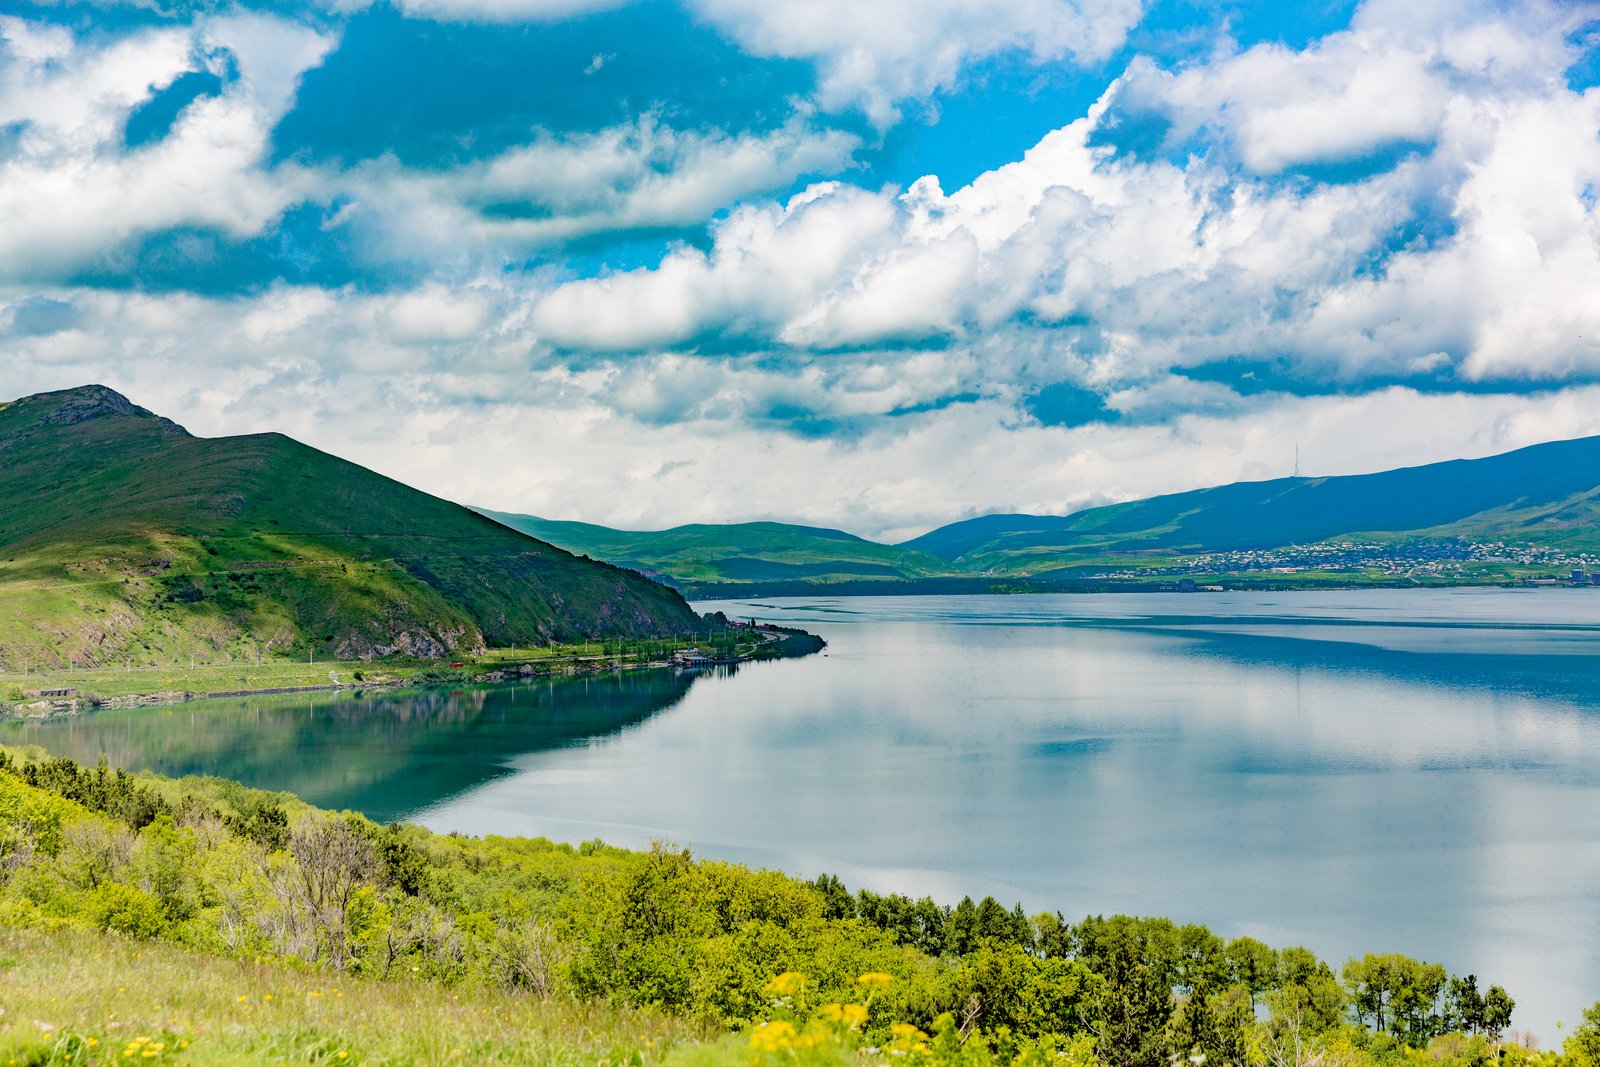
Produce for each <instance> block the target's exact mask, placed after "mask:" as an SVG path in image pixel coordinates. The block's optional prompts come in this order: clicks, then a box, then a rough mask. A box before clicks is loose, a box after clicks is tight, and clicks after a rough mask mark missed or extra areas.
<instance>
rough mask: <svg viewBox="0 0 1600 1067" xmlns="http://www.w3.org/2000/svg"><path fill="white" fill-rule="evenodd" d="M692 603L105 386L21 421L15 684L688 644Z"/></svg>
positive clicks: (12, 525)
mask: <svg viewBox="0 0 1600 1067" xmlns="http://www.w3.org/2000/svg"><path fill="white" fill-rule="evenodd" d="M697 625H698V620H697V619H696V617H695V616H694V614H693V612H692V611H691V610H690V609H689V607H688V605H687V604H686V603H684V601H683V599H682V598H681V597H680V596H679V595H678V594H677V593H675V592H673V591H671V590H669V589H667V588H664V587H662V586H660V585H658V584H656V583H653V582H650V581H647V580H645V579H643V578H641V577H639V576H638V575H635V574H632V573H630V572H628V571H625V570H621V569H618V568H615V567H610V566H606V565H603V564H599V563H595V562H592V561H588V560H581V559H577V558H575V557H574V556H572V555H571V554H569V553H567V552H564V551H561V550H560V549H556V548H554V547H552V546H550V545H548V544H545V543H543V542H540V541H537V540H534V539H532V538H529V537H527V536H525V535H523V534H520V533H517V532H515V531H513V530H510V529H508V528H506V527H504V526H502V525H500V524H499V523H496V522H494V521H492V520H490V519H488V518H485V517H483V516H481V515H478V514H476V513H474V512H472V511H469V510H467V509H466V508H463V507H460V506H458V505H456V504H451V503H449V502H447V501H443V500H440V499H438V498H436V497H432V496H429V495H428V494H426V493H423V492H420V491H418V490H415V489H411V488H409V487H407V486H405V485H402V484H400V483H398V482H395V481H393V480H391V479H389V478H385V477H383V476H381V475H379V474H376V473H374V472H372V471H369V470H366V469H365V468H363V467H359V466H357V465H355V464H353V463H349V462H346V461H344V460H341V459H338V458H336V457H334V456H330V455H328V454H326V453H323V452H319V451H317V450H316V449H314V448H310V447H308V446H306V445H303V444H300V443H298V442H296V441H293V440H291V439H289V438H287V437H284V436H281V435H278V434H258V435H252V436H246V437H227V438H218V439H212V440H206V439H201V438H196V437H192V436H190V435H189V434H188V433H186V432H185V431H184V430H182V429H181V428H180V427H178V426H177V425H175V424H173V423H172V422H169V421H167V420H166V419H163V418H159V417H157V416H155V415H154V414H152V413H151V412H148V411H146V410H144V409H143V408H139V407H135V406H134V405H133V404H131V403H129V402H128V401H127V400H126V399H125V398H123V397H121V396H119V395H117V394H116V393H114V392H112V391H111V390H109V389H105V388H103V387H99V386H89V387H85V388H81V389H73V390H67V391H64V392H57V393H45V394H40V395H38V396H32V397H26V398H24V399H21V400H18V401H15V402H13V403H11V404H9V405H7V406H6V407H5V408H3V409H0V669H10V670H16V669H17V668H18V666H19V664H21V665H31V666H38V665H40V664H44V665H49V666H61V665H65V664H67V663H70V664H73V665H78V666H93V665H98V664H105V663H123V662H126V661H131V662H133V663H135V664H138V663H171V662H180V661H184V660H187V659H188V658H189V657H191V656H193V657H196V658H198V659H200V660H202V661H214V660H219V659H249V658H254V657H255V656H257V655H272V654H275V653H277V654H285V653H286V654H294V655H305V654H306V653H309V652H315V653H317V654H320V655H322V656H337V657H339V658H345V659H349V658H364V657H368V656H373V655H384V654H390V653H398V654H404V655H412V656H424V657H427V656H444V655H449V654H451V653H453V652H456V651H457V650H461V651H471V650H476V649H480V648H482V647H484V646H485V645H532V644H539V643H542V642H545V641H548V640H551V639H567V638H581V637H584V636H589V635H599V634H608V635H617V634H629V635H646V634H670V633H674V632H685V631H688V630H691V629H693V628H695V627H696V626H697Z"/></svg>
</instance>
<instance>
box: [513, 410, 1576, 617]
mask: <svg viewBox="0 0 1600 1067" xmlns="http://www.w3.org/2000/svg"><path fill="white" fill-rule="evenodd" d="M489 514H492V515H494V517H496V518H497V519H499V520H500V521H502V522H504V523H506V524H507V525H510V526H514V527H516V528H517V529H520V530H523V531H524V532H527V533H530V534H532V535H534V536H537V537H541V538H545V539H547V540H549V541H550V542H551V543H553V544H557V545H561V546H562V547H565V548H568V549H570V550H572V551H574V552H584V553H588V554H590V555H593V556H595V557H597V558H600V559H607V560H610V561H612V562H614V563H617V564H619V565H621V566H627V567H635V568H639V569H642V570H646V571H649V572H653V573H657V574H661V575H664V576H667V577H670V578H671V579H672V580H674V581H676V582H678V583H679V584H681V585H683V586H685V587H686V588H689V589H691V590H694V589H697V588H705V587H707V586H710V585H733V584H739V583H748V584H752V585H759V584H767V585H771V584H772V583H791V582H796V581H805V582H809V583H816V584H819V585H820V584H827V583H842V582H851V583H854V584H856V585H859V584H860V583H862V582H866V581H881V582H883V583H885V588H884V591H885V592H891V591H893V590H892V589H891V588H890V585H892V584H893V583H895V582H902V581H907V580H922V579H932V578H959V577H975V576H991V577H1024V576H1026V577H1036V576H1040V575H1055V576H1061V577H1065V576H1068V575H1074V574H1088V573H1094V572H1105V571H1107V570H1108V569H1115V568H1119V567H1121V568H1134V569H1138V568H1148V567H1151V566H1159V565H1162V564H1165V563H1170V562H1172V561H1175V560H1179V559H1184V558H1190V557H1194V556H1201V555H1207V554H1213V553H1228V552H1247V551H1257V550H1276V549H1283V548H1285V547H1289V546H1296V545H1314V544H1319V543H1324V542H1332V541H1359V542H1367V543H1376V544H1383V545H1401V544H1404V543H1407V542H1419V541H1452V540H1457V541H1462V542H1471V543H1479V544H1484V543H1497V542H1498V543H1505V544H1508V545H1525V546H1534V547H1542V548H1547V549H1552V550H1558V551H1561V552H1569V553H1583V552H1592V551H1595V550H1600V437H1587V438H1579V439H1577V440H1572V441H1554V442H1549V443H1546V444H1540V445H1534V446H1531V447H1528V448H1523V449H1518V450H1517V451H1515V452H1508V453H1504V454H1502V455H1498V456H1490V457H1488V458H1485V459H1474V460H1452V461H1449V462H1445V463H1434V464H1429V465H1426V466H1421V467H1409V468H1402V469H1399V470H1392V471H1384V472H1381V473H1377V474H1364V475H1350V476H1341V477H1320V478H1279V479H1274V480H1271V481H1264V482H1238V483H1234V484H1231V485H1224V486H1217V487H1214V488H1208V489H1197V490H1193V491H1190V492H1185V493H1175V494H1170V495H1165V496H1158V497H1151V498H1149V499H1146V500H1135V501H1129V502H1126V503H1121V504H1112V505H1107V506H1104V507H1096V508H1089V509H1087V510H1084V511H1079V512H1076V513H1074V514H1071V515H1065V516H1049V515H986V516H982V517H980V518H975V519H968V520H964V521H961V522H956V523H951V524H949V525H947V526H942V527H940V528H938V529H936V530H932V531H930V532H929V533H926V534H923V535H922V536H920V537H917V538H913V539H912V540H910V541H906V542H904V543H902V544H899V545H882V544H877V543H875V542H871V541H867V540H864V539H862V538H859V537H856V536H854V535H852V534H847V533H842V532H840V531H837V530H820V529H816V528H814V527H806V526H787V525H784V524H781V523H742V524H730V525H726V526H716V525H696V526H680V527H675V528H673V529H670V530H663V531H659V532H653V533H644V532H630V531H620V530H612V529H609V528H607V527H603V526H592V525H588V524H584V523H569V522H555V521H551V520H546V519H539V518H535V517H532V516H519V515H510V514H504V513H494V512H491V513H489Z"/></svg>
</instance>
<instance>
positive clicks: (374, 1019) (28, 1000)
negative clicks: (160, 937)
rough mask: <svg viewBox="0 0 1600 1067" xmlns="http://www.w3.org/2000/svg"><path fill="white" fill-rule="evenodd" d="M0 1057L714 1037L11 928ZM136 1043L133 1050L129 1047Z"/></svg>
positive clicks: (454, 1056) (378, 1056)
mask: <svg viewBox="0 0 1600 1067" xmlns="http://www.w3.org/2000/svg"><path fill="white" fill-rule="evenodd" d="M0 1005H3V1007H4V1011H3V1014H0V1065H4V1064H8V1063H12V1064H86V1065H87V1064H110V1063H183V1064H192V1065H195V1067H211V1065H215V1067H223V1065H233V1064H259V1063H321V1064H393V1065H400V1064H449V1063H462V1064H478V1063H485V1064H495V1063H506V1064H513V1063H514V1064H534V1065H551V1067H560V1065H567V1064H572V1065H578V1064H584V1065H595V1064H611V1065H621V1064H630V1065H639V1067H643V1065H646V1064H651V1063H655V1062H659V1060H660V1059H661V1058H663V1056H665V1055H666V1054H667V1053H668V1052H669V1051H670V1050H672V1049H673V1048H674V1047H675V1046H680V1045H683V1044H685V1043H689V1042H694V1041H696V1040H698V1039H700V1038H703V1037H706V1036H709V1035H707V1034H706V1033H705V1032H704V1031H701V1030H697V1029H695V1028H693V1027H692V1026H691V1025H690V1024H688V1023H686V1022H684V1021H683V1020H677V1019H671V1018H669V1017H666V1016H662V1015H657V1014H652V1013H649V1012H640V1011H626V1010H619V1009H614V1008H611V1007H608V1006H606V1005H603V1004H597V1003H576V1002H571V1001H563V1000H550V1001H539V1000H535V999H531V998H528V997H519V996H512V995H508V994H503V993H498V992H492V991H487V990H477V989H473V988H471V987H459V986H458V987H452V988H451V989H448V990H446V989H444V988H442V987H438V986H433V985H430V984H427V983H422V982H405V981H399V982H395V981H389V982H383V983H378V982H362V981H356V980H352V979H351V978H350V977H349V976H342V975H333V974H329V973H327V972H312V971H309V970H299V969H295V968H291V967H287V966H283V965H277V964H258V963H249V962H241V961H236V960H229V959H223V958H219V957H215V956H208V955H202V954H199V953H195V952H190V951H187V950H185V949H182V948H178V947H174V946H170V945H162V944H159V943H154V942H142V941H131V940H127V939H124V938H121V937H118V936H116V935H112V934H98V933H92V932H88V931H82V930H48V931H46V930H38V929H18V928H11V927H3V926H0ZM130 1052H131V1054H129V1053H130Z"/></svg>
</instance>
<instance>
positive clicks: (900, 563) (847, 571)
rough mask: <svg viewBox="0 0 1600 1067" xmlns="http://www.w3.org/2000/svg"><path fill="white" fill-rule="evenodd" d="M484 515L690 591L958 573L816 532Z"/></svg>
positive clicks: (771, 526) (775, 525) (776, 525)
mask: <svg viewBox="0 0 1600 1067" xmlns="http://www.w3.org/2000/svg"><path fill="white" fill-rule="evenodd" d="M483 514H485V515H488V516H490V517H491V518H494V519H497V520H499V521H500V522H503V523H505V524H506V525H507V526H510V527H512V528H513V529H516V530H521V531H522V532H523V533H526V534H529V535H531V536H533V537H537V538H540V539H541V540H545V541H549V542H550V543H551V544H553V545H560V546H561V547H562V548H565V549H567V550H568V551H569V552H580V553H585V554H587V555H590V556H593V557H594V558H596V559H603V560H607V561H608V562H611V563H615V564H617V565H619V566H623V567H633V568H637V569H639V570H643V571H645V572H647V573H656V574H660V575H662V576H663V577H665V578H670V579H671V580H672V581H674V582H676V583H678V584H680V585H685V586H690V587H692V586H694V585H696V584H706V583H720V582H744V583H760V582H778V581H797V580H802V581H812V582H817V583H828V582H838V581H860V580H874V579H877V580H883V581H897V580H902V579H906V578H926V577H930V576H936V575H946V574H951V573H954V572H955V568H953V567H952V566H951V565H950V564H949V563H948V562H947V561H945V560H942V559H940V558H939V557H937V556H934V555H931V554H929V553H926V552H918V551H912V550H908V549H905V548H900V547H896V546H894V545H881V544H878V543H876V542H874V541H868V540H866V539H864V538H861V537H857V536H855V535H854V534H848V533H844V532H843V531H840V530H827V529H822V528H820V527H815V526H793V525H789V524H787V523H781V522H741V523H726V524H704V523H701V524H694V525H690V526H675V527H673V528H672V529H670V530H660V531H654V532H639V531H632V530H613V529H611V528H610V527H606V526H594V525H591V524H589V523H584V522H558V521H555V520H551V519H541V518H537V517H536V516H533V515H512V514H506V513H502V512H496V511H485V512H483Z"/></svg>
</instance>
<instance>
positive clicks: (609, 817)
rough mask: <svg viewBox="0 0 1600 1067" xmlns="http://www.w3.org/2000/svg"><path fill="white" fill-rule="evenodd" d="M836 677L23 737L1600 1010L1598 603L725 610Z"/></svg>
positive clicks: (1540, 1018) (347, 698)
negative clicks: (1197, 928)
mask: <svg viewBox="0 0 1600 1067" xmlns="http://www.w3.org/2000/svg"><path fill="white" fill-rule="evenodd" d="M701 607H702V609H703V610H710V609H711V608H720V609H723V610H726V611H728V613H729V614H730V615H734V614H737V615H741V616H749V615H755V616H756V617H758V618H761V619H770V620H774V621H780V622H785V623H791V624H796V625H800V626H803V627H805V628H807V629H811V630H813V631H815V632H818V633H821V634H822V635H823V636H824V637H826V638H827V639H828V641H829V642H830V647H829V649H828V651H827V654H826V655H819V656H812V657H808V658H806V659H802V660H792V661H784V662H778V663H766V664H753V665H747V666H744V667H741V668H739V669H737V670H736V671H723V672H720V673H717V674H713V675H707V676H702V677H693V676H675V675H673V674H671V673H669V672H663V671H653V672H631V673H627V674H624V675H620V676H616V677H606V678H599V679H587V680H584V679H577V680H571V681H562V682H542V683H537V684H531V685H518V686H495V687H483V688H469V689H461V690H455V691H445V690H430V691H426V692H415V691H412V692H395V691H385V692H378V693H369V694H366V695H349V694H346V695H341V696H337V697H335V696H333V695H328V694H321V695H299V696H292V697H273V698H256V699H235V700H226V701H208V702H196V703H191V704H186V705H183V706H181V707H176V708H162V709H135V710H129V711H123V712H104V713H100V714H96V715H89V716H83V717H80V718H77V719H72V720H62V721H56V722H50V723H40V724H31V725H25V726H10V727H7V728H6V729H5V730H4V731H3V732H0V739H3V740H5V741H7V742H10V743H18V742H21V743H29V742H32V743H38V744H41V745H43V746H44V747H46V748H48V749H51V750H52V751H57V752H61V753H65V754H68V755H71V756H74V757H75V758H78V759H81V760H89V761H92V760H94V759H95V758H96V757H97V756H98V755H99V754H100V753H101V752H105V753H106V754H108V755H109V756H110V758H111V759H112V761H113V762H115V763H118V764H122V765H125V766H129V767H140V768H150V769H154V770H159V771H162V772H165V773H173V774H177V773H186V772H202V771H203V772H207V773H212V774H218V775H223V776H226V777H229V778H237V779H241V780H243V781H246V782H249V783H251V784H253V785H259V786H263V787H267V788H274V789H289V790H293V791H295V792H297V793H299V794H300V795H302V796H304V797H305V798H306V799H307V800H309V801H312V802H314V803H317V804H321V805H326V806H333V807H352V808H358V809H361V810H363V811H366V812H367V813H369V814H370V815H372V816H373V817H374V818H378V819H391V818H407V819H412V820H415V821H418V822H421V823H423V824H425V825H427V826H430V827H432V828H434V829H437V830H459V831H463V832H465V833H470V834H484V833H498V834H542V835H546V836H549V837H554V838H558V839H562V840H567V841H574V842H576V841H581V840H585V839H588V838H592V837H601V838H604V839H605V840H607V841H610V842H613V843H616V844H622V845H632V846H640V845H646V844H648V843H649V842H650V841H651V840H652V839H657V838H665V839H670V840H674V841H678V842H681V843H685V844H690V845H692V846H693V847H694V848H695V849H696V850H697V851H698V852H700V853H702V854H707V855H713V856H718V857H725V858H730V859H736V860H741V861H745V862H750V863H755V864H760V865H765V866H772V867H778V868H782V869H785V870H788V871H792V872H795V873H797V874H801V875H804V876H806V877H810V876H813V875H815V874H817V873H818V872H821V871H832V872H835V873H838V874H840V875H842V876H843V877H844V878H845V879H846V881H847V882H848V883H850V884H852V885H866V886H869V887H872V888H876V889H881V890H889V889H893V890H899V891H902V892H907V893H911V894H913V895H921V894H924V893H927V894H932V895H933V896H934V897H936V898H938V899H940V900H942V901H945V902H952V903H953V902H954V901H956V900H958V899H959V898H960V897H961V896H962V895H963V894H973V895H974V896H978V895H982V894H985V893H992V894H994V895H995V896H997V897H999V898H1000V899H1001V900H1002V901H1003V902H1005V903H1007V904H1010V903H1012V902H1014V901H1021V902H1022V903H1023V904H1024V906H1026V907H1027V908H1028V909H1030V910H1041V909H1045V908H1049V909H1052V910H1055V909H1059V910H1060V911H1062V912H1063V913H1064V914H1066V915H1067V916H1068V917H1069V918H1074V917H1081V916H1083V915H1084V914H1087V913H1091V912H1098V913H1111V912H1133V913H1141V914H1152V915H1167V916H1171V917H1172V918H1174V919H1178V920H1181V921H1198V922H1204V923H1206V924H1208V925H1209V926H1211V927H1212V928H1213V929H1214V930H1216V931H1218V932H1219V933H1223V934H1227V935H1238V934H1251V935H1254V936H1256V937H1259V938H1261V939H1262V940H1264V941H1267V942H1268V943H1270V944H1274V945H1279V946H1282V945H1289V944H1297V943H1298V944H1305V945H1308V946H1310V947H1311V948H1313V949H1315V950H1316V951H1318V952H1319V953H1321V954H1322V955H1324V956H1325V957H1326V958H1328V959H1330V960H1331V961H1332V962H1334V963H1335V965H1337V964H1338V963H1340V962H1342V961H1343V960H1344V959H1345V958H1347V957H1348V956H1350V955H1352V954H1358V953H1362V952H1367V951H1400V952H1406V953H1410V954H1412V955H1417V956H1421V957H1424V958H1427V959H1430V960H1436V961H1438V962H1442V963H1444V964H1446V965H1447V966H1449V967H1450V968H1451V969H1452V970H1454V971H1458V972H1474V973H1476V974H1478V975H1479V976H1480V978H1481V979H1484V980H1485V981H1493V982H1499V983H1502V984H1504V985H1505V986H1506V987H1507V988H1508V989H1509V990H1510V991H1511V993H1512V994H1513V996H1515V997H1516V998H1517V999H1518V1002H1519V1006H1518V1009H1517V1015H1516V1019H1515V1025H1517V1026H1519V1027H1522V1028H1529V1029H1532V1030H1534V1031H1536V1032H1537V1033H1539V1034H1541V1035H1542V1036H1543V1037H1544V1038H1545V1039H1546V1043H1549V1042H1550V1041H1552V1040H1556V1039H1558V1033H1557V1031H1556V1028H1555V1023H1556V1020H1558V1019H1560V1020H1566V1021H1568V1022H1569V1023H1570V1022H1572V1021H1573V1020H1575V1019H1576V1018H1577V1017H1578V1015H1579V1013H1580V1011H1581V1010H1582V1008H1583V1007H1585V1006H1587V1005H1589V1004H1591V1003H1593V1002H1595V1000H1596V999H1600V591H1589V590H1538V591H1527V592H1522V591H1477V590H1474V591H1466V590H1463V591H1415V592H1411V591H1408V592H1389V591H1362V592H1334V593H1321V592H1317V593H1272V594H1211V595H1206V594H1197V595H1188V596H1183V595H1176V594H1174V595H1156V594H1143V595H1139V594H1130V595H1101V596H1018V597H884V598H871V599H865V598H837V599H823V598H818V599H805V600H800V599H789V600H776V601H739V602H725V603H717V604H714V605H701Z"/></svg>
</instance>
